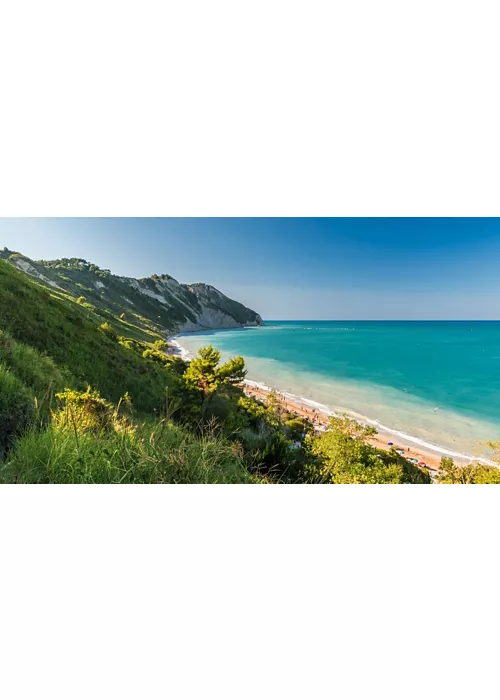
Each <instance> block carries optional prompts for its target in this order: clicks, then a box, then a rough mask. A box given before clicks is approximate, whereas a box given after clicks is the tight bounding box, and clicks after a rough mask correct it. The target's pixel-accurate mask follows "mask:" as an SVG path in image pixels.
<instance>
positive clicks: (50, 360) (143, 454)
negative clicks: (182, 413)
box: [0, 261, 253, 484]
mask: <svg viewBox="0 0 500 700" xmlns="http://www.w3.org/2000/svg"><path fill="white" fill-rule="evenodd" d="M104 318H106V314H105V315H104V316H101V315H100V314H98V313H96V312H92V311H89V310H87V309H85V308H84V307H82V306H81V305H79V304H78V303H76V301H74V300H73V299H71V298H70V297H69V296H68V295H64V294H61V293H60V292H58V291H54V292H51V291H49V290H48V289H46V288H45V287H43V286H41V285H39V284H37V283H36V282H35V281H32V280H31V279H29V278H27V277H26V276H24V275H23V274H22V273H20V272H18V271H17V270H15V269H14V268H13V267H12V266H11V265H9V264H7V263H5V262H3V261H0V433H2V434H1V435H0V482H3V483H89V484H90V483H248V482H252V481H253V476H252V475H251V473H250V472H249V471H248V469H247V468H246V466H245V461H244V458H243V455H242V454H241V450H240V448H239V447H238V446H237V445H234V444H231V443H230V442H228V441H227V440H224V439H223V438H220V437H217V436H215V435H210V434H209V435H204V436H201V437H197V436H195V435H194V434H192V433H191V432H190V431H189V430H187V429H186V428H183V427H180V426H174V425H172V424H167V423H166V422H165V421H163V420H161V419H160V418H158V419H156V420H155V419H153V418H152V417H151V414H154V413H155V412H158V413H159V414H163V411H164V408H165V390H166V388H167V387H170V388H172V386H173V388H174V390H175V389H176V388H178V387H176V382H177V381H178V380H177V378H176V377H175V376H174V375H173V374H171V373H170V372H169V371H168V370H167V369H165V368H164V367H162V366H161V365H159V364H157V363H155V362H151V361H149V360H146V359H144V358H142V357H141V356H140V355H138V354H137V353H135V352H133V351H132V350H130V349H128V348H127V347H125V346H123V345H122V344H121V343H119V342H118V341H117V340H113V339H111V338H109V337H108V336H107V335H106V334H105V333H103V332H102V331H101V330H100V328H99V324H100V323H101V322H102V321H103V319H104ZM113 322H114V325H115V327H116V329H117V330H119V331H123V330H124V329H126V328H127V326H126V324H122V326H120V324H119V322H118V321H116V319H113ZM132 328H133V330H134V331H135V335H136V336H137V335H139V336H140V335H141V331H140V329H137V328H135V327H132ZM130 335H134V334H131V333H129V336H130ZM146 337H147V338H149V337H150V336H149V335H148V334H146ZM156 337H157V336H151V339H153V340H154V339H155V338H156ZM87 384H91V385H92V386H94V387H97V388H98V389H99V390H100V391H101V393H102V395H103V396H105V397H106V398H107V399H109V400H110V401H112V402H117V401H118V400H119V399H120V397H121V396H123V394H124V393H125V392H129V393H130V396H131V398H132V403H133V405H134V407H135V409H136V410H137V411H139V412H140V413H141V414H143V416H146V415H147V414H149V416H150V417H149V418H144V420H143V419H141V418H139V422H138V425H137V428H136V431H135V432H134V434H131V435H120V434H116V433H102V434H99V435H94V434H81V435H79V436H76V435H75V434H74V433H73V431H71V430H70V431H68V430H66V431H61V430H58V429H57V427H56V426H55V425H53V424H52V425H48V426H47V425H46V422H45V421H46V419H47V417H48V413H49V411H48V408H49V403H50V404H51V405H52V406H53V405H54V402H53V395H54V393H55V392H57V391H60V390H62V389H63V388H64V387H65V386H72V387H75V388H81V389H83V388H85V386H86V385H87ZM35 396H36V397H37V403H36V406H37V409H36V411H35ZM49 396H50V398H49ZM136 415H137V414H136ZM38 421H41V422H40V423H39V425H38V427H37V423H38ZM44 422H45V424H44ZM30 425H31V429H29V430H27V428H28V426H30ZM13 440H15V448H14V449H11V450H10V451H8V450H9V447H11V446H12V444H13ZM6 450H7V451H6ZM2 456H3V458H4V459H3V462H2Z"/></svg>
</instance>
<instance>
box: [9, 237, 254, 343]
mask: <svg viewBox="0 0 500 700" xmlns="http://www.w3.org/2000/svg"><path fill="white" fill-rule="evenodd" d="M0 259H3V260H5V261H6V262H8V263H10V264H11V265H12V266H14V267H16V269H17V270H19V271H20V272H22V273H23V274H24V275H26V276H27V277H28V278H30V279H34V280H35V281H37V282H38V284H40V285H42V286H44V287H45V288H47V289H49V290H50V291H51V293H53V294H59V295H67V296H69V297H71V298H72V299H75V300H76V299H79V301H80V304H81V305H83V306H85V307H86V308H87V309H89V310H95V311H96V312H97V313H99V314H108V315H111V316H112V317H122V318H123V320H124V321H126V322H128V323H129V324H130V325H131V326H133V327H138V328H139V329H141V330H142V331H145V332H152V333H156V334H160V335H162V336H163V337H166V336H167V335H169V334H174V333H177V332H180V331H183V330H203V329H206V328H218V327H238V326H243V325H246V324H253V325H259V324H261V323H262V319H261V318H260V316H259V315H258V314H257V313H256V312H255V311H252V310H251V309H248V308H246V307H245V306H243V304H240V303H239V302H237V301H234V300H232V299H229V298H228V297H226V296H225V295H224V294H222V293H221V292H219V291H218V290H217V289H215V288H214V287H211V286H209V285H204V284H195V285H184V284H179V283H178V282H177V281H176V280H175V279H174V278H173V277H170V276H169V275H165V274H162V275H152V276H151V277H147V278H143V279H134V278H128V277H118V276H116V275H113V274H112V273H111V272H110V270H102V269H100V268H99V267H98V266H97V265H94V264H92V263H90V262H87V261H86V260H82V259H80V258H63V259H61V260H49V261H44V260H37V261H34V260H30V259H29V258H27V257H26V256H24V255H22V254H20V253H15V252H13V251H11V250H8V249H7V248H4V249H3V250H0Z"/></svg>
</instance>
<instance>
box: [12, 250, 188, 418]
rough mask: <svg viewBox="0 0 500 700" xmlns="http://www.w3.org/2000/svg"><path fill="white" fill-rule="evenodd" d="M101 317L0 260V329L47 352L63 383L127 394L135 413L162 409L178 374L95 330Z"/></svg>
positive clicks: (109, 395)
mask: <svg viewBox="0 0 500 700" xmlns="http://www.w3.org/2000/svg"><path fill="white" fill-rule="evenodd" d="M101 320H102V319H100V318H99V317H95V318H94V317H93V316H91V315H89V312H88V311H87V310H86V309H85V308H83V307H82V306H80V305H77V304H75V303H74V302H73V301H71V300H66V299H63V298H60V297H59V296H57V295H54V294H52V293H51V292H49V291H48V290H46V289H45V288H42V287H40V286H39V285H38V284H36V283H35V282H33V281H31V280H30V279H28V278H27V277H25V276H24V275H23V274H22V273H20V272H18V271H17V270H15V269H14V268H13V267H12V266H11V265H9V264H7V263H5V262H3V261H0V328H1V329H3V330H4V331H8V333H9V334H10V337H12V338H14V339H15V340H16V341H17V342H18V343H22V344H24V345H28V346H30V347H31V348H32V349H34V350H36V351H38V353H41V354H46V355H48V356H49V357H50V358H51V360H52V361H53V362H54V363H55V364H56V365H57V367H58V369H59V372H61V373H62V374H64V376H65V378H67V377H68V375H70V376H71V379H70V380H67V381H65V382H63V386H64V384H66V385H67V386H71V387H72V388H75V389H81V390H84V389H85V388H86V387H87V386H88V385H89V384H91V385H92V386H93V387H95V388H96V389H98V390H99V391H100V393H101V395H102V396H103V397H105V398H106V399H107V400H109V401H111V402H113V403H116V402H117V401H118V400H119V399H120V397H121V396H122V395H123V394H125V392H128V393H129V394H130V396H131V397H132V399H133V402H134V406H135V407H136V409H137V410H138V411H139V412H142V413H149V414H151V413H154V411H155V410H156V411H158V412H159V411H163V407H164V405H165V391H166V389H167V388H168V389H169V392H170V394H171V395H173V394H174V393H175V391H176V389H177V388H178V386H179V378H178V377H176V376H175V375H174V374H173V373H171V372H169V371H168V370H167V369H166V368H164V367H160V366H157V365H155V364H152V363H146V362H144V360H143V359H142V357H140V356H138V354H137V353H136V352H135V350H132V349H130V348H129V347H126V346H125V345H123V344H122V343H119V342H116V341H115V340H114V338H110V337H108V335H107V334H106V333H105V332H102V331H101V330H100V329H99V324H100V322H101ZM131 342H132V341H131ZM61 388H62V386H61V384H60V383H59V384H58V386H57V389H58V390H60V389H61ZM35 390H36V391H37V393H38V395H39V392H40V391H44V389H43V387H40V386H37V387H36V389H35ZM39 398H40V395H39Z"/></svg>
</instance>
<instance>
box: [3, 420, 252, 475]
mask: <svg viewBox="0 0 500 700" xmlns="http://www.w3.org/2000/svg"><path fill="white" fill-rule="evenodd" d="M0 482H2V483H24V484H55V483H57V484H195V483H196V484H235V483H239V484H241V483H252V482H254V478H253V477H252V475H251V473H250V472H249V471H248V469H247V468H246V466H245V464H244V459H243V455H242V452H241V448H240V446H239V445H237V444H235V443H229V442H227V441H226V440H224V439H223V438H220V437H218V436H216V435H215V434H213V433H212V432H210V431H209V432H208V433H206V434H205V435H203V436H202V437H201V439H197V438H195V437H194V436H193V435H192V434H191V433H189V432H187V431H186V430H185V429H184V428H181V427H179V426H174V425H172V424H167V423H166V421H156V422H147V423H144V424H142V425H140V426H137V428H136V430H135V432H134V433H126V432H125V433H122V434H118V433H109V432H103V433H101V434H97V435H96V434H93V433H90V432H84V433H81V432H80V433H78V432H77V433H76V434H75V432H74V431H73V432H72V431H71V430H62V429H60V428H58V427H57V426H56V425H55V424H52V425H51V426H49V427H48V428H46V429H45V430H43V431H41V432H36V431H30V432H29V433H27V434H25V435H24V436H23V437H21V438H19V439H18V441H17V443H16V446H15V449H14V450H13V451H12V452H11V453H10V454H9V456H8V458H7V460H6V461H5V463H4V464H3V466H1V467H0Z"/></svg>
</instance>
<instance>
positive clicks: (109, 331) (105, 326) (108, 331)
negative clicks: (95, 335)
mask: <svg viewBox="0 0 500 700" xmlns="http://www.w3.org/2000/svg"><path fill="white" fill-rule="evenodd" d="M99 328H100V329H101V331H102V332H103V333H104V334H105V335H107V336H108V338H110V339H111V340H118V334H117V332H116V331H115V329H114V328H113V326H112V325H111V324H109V323H108V322H107V321H104V323H101V325H100V326H99Z"/></svg>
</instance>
